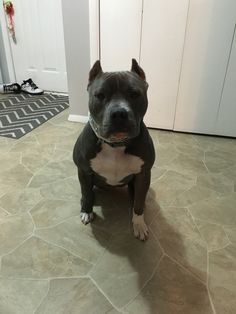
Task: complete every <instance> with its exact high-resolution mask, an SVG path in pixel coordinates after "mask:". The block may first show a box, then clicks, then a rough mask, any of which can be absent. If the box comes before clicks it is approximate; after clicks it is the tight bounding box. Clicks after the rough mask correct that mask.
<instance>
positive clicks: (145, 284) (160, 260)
mask: <svg viewBox="0 0 236 314" xmlns="http://www.w3.org/2000/svg"><path fill="white" fill-rule="evenodd" d="M165 256H167V255H166V254H165V252H164V253H162V255H161V257H160V259H159V261H158V262H157V265H156V266H155V267H154V269H153V271H152V273H151V275H150V276H149V278H148V279H147V280H146V281H145V282H144V283H143V285H142V287H141V288H140V290H139V291H138V292H137V293H136V295H135V296H134V297H133V298H132V299H131V300H130V301H129V302H128V303H127V304H125V305H124V306H123V307H121V310H124V311H125V309H126V308H127V306H129V305H130V304H131V303H132V302H133V301H134V300H135V299H136V298H137V297H138V296H139V295H140V294H141V293H142V291H143V289H144V288H145V287H146V286H147V284H148V283H149V282H150V281H151V280H152V278H153V277H154V275H155V273H156V272H157V270H158V268H159V266H160V264H161V262H162V260H163V259H164V257H165Z"/></svg>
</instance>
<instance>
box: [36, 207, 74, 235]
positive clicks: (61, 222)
mask: <svg viewBox="0 0 236 314" xmlns="http://www.w3.org/2000/svg"><path fill="white" fill-rule="evenodd" d="M36 205H37V204H36ZM30 214H31V216H32V213H30ZM72 218H80V214H76V215H72V216H70V217H67V218H65V219H63V220H61V221H60V222H58V223H56V224H53V225H49V226H46V227H38V226H36V224H35V222H34V224H35V231H38V230H39V231H40V230H48V229H53V228H55V227H58V226H60V225H61V224H63V223H65V222H67V221H68V220H70V219H72ZM32 219H34V218H33V216H32Z"/></svg>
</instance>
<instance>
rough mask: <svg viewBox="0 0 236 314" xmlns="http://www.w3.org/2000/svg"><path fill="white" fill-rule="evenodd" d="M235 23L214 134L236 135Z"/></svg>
mask: <svg viewBox="0 0 236 314" xmlns="http://www.w3.org/2000/svg"><path fill="white" fill-rule="evenodd" d="M235 31H236V25H235V29H234V37H233V41H232V49H231V52H230V58H229V62H228V66H227V72H226V76H225V82H224V88H223V91H222V97H221V102H220V108H219V114H218V117H217V121H216V129H215V133H216V134H221V135H228V136H236V33H235Z"/></svg>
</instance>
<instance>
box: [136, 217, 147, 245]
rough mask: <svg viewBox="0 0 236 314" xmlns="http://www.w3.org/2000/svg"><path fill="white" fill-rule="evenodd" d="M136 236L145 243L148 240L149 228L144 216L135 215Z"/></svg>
mask: <svg viewBox="0 0 236 314" xmlns="http://www.w3.org/2000/svg"><path fill="white" fill-rule="evenodd" d="M132 222H133V228H134V236H135V237H136V238H138V239H139V240H142V241H145V240H147V238H148V227H147V225H146V224H145V221H144V218H143V215H136V214H135V213H134V214H133V219H132Z"/></svg>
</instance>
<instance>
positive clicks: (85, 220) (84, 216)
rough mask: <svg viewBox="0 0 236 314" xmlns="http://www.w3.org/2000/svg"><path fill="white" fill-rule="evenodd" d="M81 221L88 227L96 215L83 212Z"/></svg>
mask: <svg viewBox="0 0 236 314" xmlns="http://www.w3.org/2000/svg"><path fill="white" fill-rule="evenodd" d="M80 219H81V221H82V223H83V224H85V225H87V224H88V223H90V222H91V221H92V220H93V219H94V213H93V212H92V213H84V212H81V213H80Z"/></svg>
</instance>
